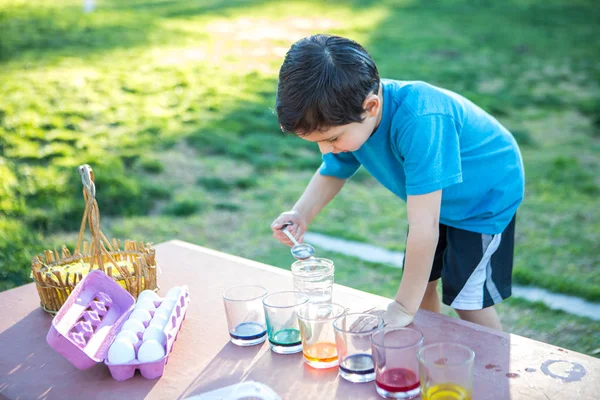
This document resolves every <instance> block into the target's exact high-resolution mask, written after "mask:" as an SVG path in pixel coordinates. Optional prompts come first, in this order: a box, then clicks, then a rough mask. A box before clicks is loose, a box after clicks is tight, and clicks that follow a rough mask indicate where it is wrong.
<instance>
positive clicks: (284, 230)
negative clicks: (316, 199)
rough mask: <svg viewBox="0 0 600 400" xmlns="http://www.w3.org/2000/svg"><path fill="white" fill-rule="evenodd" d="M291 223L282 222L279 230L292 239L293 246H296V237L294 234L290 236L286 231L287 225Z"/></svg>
mask: <svg viewBox="0 0 600 400" xmlns="http://www.w3.org/2000/svg"><path fill="white" fill-rule="evenodd" d="M289 225H291V224H290V223H287V224H284V225H283V228H281V231H282V232H283V233H285V235H286V236H287V237H288V238H289V239H290V240H291V241H292V243H294V246H298V245H299V244H300V243H298V241H297V240H296V238H295V237H294V236H292V234H291V233H289V232H288V230H287V227H288V226H289Z"/></svg>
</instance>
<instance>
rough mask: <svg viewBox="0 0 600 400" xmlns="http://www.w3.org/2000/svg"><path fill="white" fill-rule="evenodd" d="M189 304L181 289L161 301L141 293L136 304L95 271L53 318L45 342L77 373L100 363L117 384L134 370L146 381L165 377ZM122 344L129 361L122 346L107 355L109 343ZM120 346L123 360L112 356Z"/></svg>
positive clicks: (106, 277)
mask: <svg viewBox="0 0 600 400" xmlns="http://www.w3.org/2000/svg"><path fill="white" fill-rule="evenodd" d="M189 300H190V296H189V290H188V289H187V287H186V286H181V287H174V288H173V289H171V290H170V291H169V293H168V294H167V296H166V297H165V298H164V299H163V298H160V297H158V295H156V293H154V292H153V291H150V290H147V291H144V292H142V293H140V295H139V296H138V302H137V303H136V301H135V299H134V298H133V296H131V294H129V292H127V291H126V290H125V289H123V288H122V287H121V286H120V285H119V284H117V283H116V282H115V281H114V280H113V279H112V278H111V277H109V276H107V275H106V274H105V273H104V272H102V271H100V270H94V271H92V272H90V273H89V274H88V275H87V276H86V277H85V278H84V279H83V280H82V281H81V282H80V283H79V284H78V285H77V286H76V287H75V289H74V290H73V292H72V293H71V294H70V295H69V297H68V298H67V301H66V302H65V304H64V305H63V306H62V307H61V309H60V310H59V312H58V314H57V315H56V316H55V317H54V319H53V320H52V325H51V326H50V330H49V331H48V334H47V336H46V341H47V342H48V344H49V345H50V346H51V347H52V348H53V349H54V350H55V351H57V352H58V353H59V354H61V355H62V356H63V357H65V358H66V359H67V360H68V361H69V362H71V364H73V365H74V366H75V367H77V368H79V369H87V368H90V367H92V366H94V365H95V364H97V363H100V362H104V363H105V364H106V365H107V366H108V368H109V370H110V372H111V375H112V376H113V378H114V379H116V380H119V381H122V380H126V379H129V378H131V377H132V376H133V375H134V374H135V370H136V369H139V370H140V372H141V374H142V376H144V377H145V378H148V379H155V378H158V377H159V376H161V375H162V374H163V373H164V368H165V365H166V363H167V360H168V356H169V353H170V352H171V350H172V347H173V343H174V341H175V339H176V338H177V334H178V332H179V330H180V329H181V323H182V322H183V319H184V318H185V314H186V312H187V307H188V304H189ZM152 308H153V309H152ZM162 324H164V325H162ZM131 325H133V326H135V329H134V328H132V327H131ZM159 327H160V329H159ZM132 331H134V332H135V333H134V332H132ZM144 336H146V337H144ZM144 339H146V340H144ZM125 341H128V342H129V343H131V344H132V345H133V356H131V351H130V350H129V348H128V347H127V346H125V345H123V344H121V345H119V344H117V345H116V346H115V349H113V350H112V351H111V348H112V345H113V344H114V343H123V342H125ZM146 342H147V343H146ZM157 344H160V346H157ZM119 346H121V351H122V354H120V355H119V356H115V354H116V353H115V350H119ZM159 347H160V349H159ZM111 353H112V357H111ZM158 355H161V357H158ZM140 356H141V358H140ZM111 359H112V360H111ZM126 359H129V360H128V361H127V362H124V360H126ZM111 361H112V362H111Z"/></svg>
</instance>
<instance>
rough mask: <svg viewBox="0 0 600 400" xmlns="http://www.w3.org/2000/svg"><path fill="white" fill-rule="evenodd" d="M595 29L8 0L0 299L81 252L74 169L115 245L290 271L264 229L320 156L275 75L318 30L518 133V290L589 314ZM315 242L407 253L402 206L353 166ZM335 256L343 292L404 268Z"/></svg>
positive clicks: (527, 329)
mask: <svg viewBox="0 0 600 400" xmlns="http://www.w3.org/2000/svg"><path fill="white" fill-rule="evenodd" d="M599 17H600V9H598V7H596V5H595V2H593V1H586V0H577V1H569V2H567V1H558V0H552V1H541V0H527V1H525V0H523V1H517V0H513V1H508V2H482V1H478V0H470V1H467V0H437V1H433V2H426V3H423V2H418V1H414V0H397V1H374V0H373V1H358V0H354V1H346V2H343V1H336V2H318V1H292V2H285V3H281V2H276V1H266V2H264V1H251V0H245V1H241V0H234V1H227V2H225V1H222V0H190V1H178V0H174V1H170V2H165V1H160V0H132V1H127V2H122V1H117V0H103V1H99V2H98V8H97V10H96V11H94V12H93V13H89V14H83V13H82V12H81V2H80V1H75V0H59V1H55V2H43V1H41V0H33V1H27V2H25V1H22V0H0V70H1V71H2V73H1V74H0V93H1V95H2V101H1V102H0V290H1V289H6V288H9V287H12V286H14V285H20V284H23V283H26V282H28V268H29V262H30V260H31V257H32V256H33V255H34V254H36V253H38V252H39V251H41V250H42V249H44V248H46V247H52V246H54V245H60V244H62V243H63V242H66V243H68V244H70V245H73V244H74V242H75V240H76V234H74V233H73V232H74V231H75V230H76V229H77V228H78V226H79V222H80V218H81V213H82V212H83V207H84V204H83V199H82V194H81V180H80V177H79V175H78V173H77V170H76V167H77V166H78V165H80V164H83V163H89V164H90V165H92V167H93V168H94V171H95V173H96V185H97V194H98V201H99V205H100V211H101V214H102V224H103V227H104V230H105V231H106V232H107V233H109V234H110V235H114V236H116V237H119V238H132V239H143V240H147V241H153V242H159V241H162V240H167V239H170V238H174V237H177V238H181V239H184V240H188V241H191V242H194V243H198V244H201V245H206V246H208V247H212V248H216V249H219V250H223V251H227V252H231V253H234V254H238V255H241V256H244V257H248V258H252V259H256V260H259V261H263V262H267V263H270V264H274V265H278V266H281V267H284V268H287V267H289V261H290V260H289V255H288V252H287V249H285V248H284V247H283V246H282V245H280V244H278V243H277V242H275V241H274V240H273V239H272V237H271V233H270V230H269V224H270V222H271V220H272V219H273V218H275V217H276V216H277V214H278V213H279V212H281V211H284V210H286V209H287V208H289V207H290V206H291V205H292V204H293V203H294V201H295V200H296V199H297V197H298V196H299V195H300V193H301V191H302V189H303V187H304V185H305V184H306V183H307V182H308V180H309V179H310V176H311V175H312V173H313V171H314V169H315V168H316V167H318V165H319V163H320V157H319V153H318V149H317V148H315V146H314V145H312V144H310V143H308V142H305V141H302V140H300V139H298V138H295V137H293V136H290V135H284V134H281V133H280V131H279V129H278V126H277V121H276V118H275V116H274V115H273V110H272V109H273V104H274V96H275V86H276V79H277V71H278V68H279V65H280V64H281V61H282V59H283V56H284V54H285V51H286V50H287V48H288V47H289V45H290V44H291V43H293V42H294V41H295V40H297V39H299V38H300V37H303V36H306V35H308V34H310V33H316V32H324V31H326V32H330V33H336V34H341V35H345V36H349V37H352V38H354V39H356V40H358V41H359V42H361V43H362V44H363V45H365V47H366V48H367V49H368V50H369V51H370V53H371V54H372V56H373V57H374V59H375V61H376V62H377V64H378V66H379V69H380V72H381V75H382V76H384V77H389V78H397V79H406V80H411V79H418V80H426V81H429V82H431V83H434V84H437V85H440V86H443V87H446V88H449V89H452V90H455V91H457V92H460V93H461V94H464V95H466V96H467V97H469V98H470V99H472V100H473V101H475V102H476V103H477V104H479V105H481V106H482V107H484V108H485V109H486V110H488V111H490V112H491V113H492V114H493V115H494V116H496V117H497V118H498V119H499V120H500V121H501V122H503V123H504V124H505V125H506V126H507V127H508V128H509V129H511V130H512V131H513V132H514V133H515V137H516V138H517V140H518V141H519V143H520V144H521V148H522V152H523V157H524V161H525V166H526V176H527V187H526V199H525V201H524V203H523V206H522V207H521V209H520V211H519V216H518V222H517V240H516V246H517V247H516V257H515V273H514V280H515V281H516V282H520V283H526V284H534V285H537V286H541V287H544V288H547V289H550V290H552V291H555V292H561V293H569V294H574V295H577V296H581V297H584V298H586V299H589V300H594V301H600V289H599V288H600V269H599V268H598V266H599V264H600V245H599V243H600V202H599V201H598V200H597V199H598V196H599V195H600V177H599V176H598V173H597V171H600V157H599V156H598V155H599V154H600V119H599V117H598V115H600V108H599V106H598V104H600V65H599V64H598V63H597V62H596V60H597V54H600V42H598V41H597V40H596V39H597V37H598V34H599V33H600V28H599V27H598V24H597V23H596V21H598V19H599ZM311 230H314V231H319V232H323V233H327V234H330V235H334V236H339V237H343V238H347V239H352V240H358V241H363V242H367V243H371V244H375V245H378V246H382V247H385V248H388V249H394V250H403V249H404V241H405V232H406V211H405V207H404V205H403V203H402V202H401V201H400V200H398V199H396V198H395V197H394V196H393V195H391V194H390V193H388V192H387V191H386V190H385V189H383V188H382V187H380V186H379V185H378V184H377V183H376V182H375V181H374V180H373V179H372V178H371V177H369V176H368V174H366V173H365V172H364V171H359V173H358V174H357V175H356V176H355V177H354V178H353V179H352V181H351V182H350V183H349V184H348V185H347V186H346V188H344V190H343V191H342V193H340V195H339V196H338V197H337V198H336V199H335V200H334V201H333V202H332V203H331V205H329V206H328V207H327V208H326V209H325V210H324V212H323V213H322V214H321V215H320V216H319V217H318V218H317V219H316V220H315V221H314V222H313V225H312V226H311ZM332 257H335V261H336V264H337V265H338V266H341V267H339V268H338V270H337V271H338V272H337V275H336V278H337V280H338V282H341V283H346V284H348V285H350V286H354V287H358V288H359V289H362V290H367V291H370V292H374V293H380V294H384V295H387V296H390V295H392V294H393V292H394V291H395V288H396V287H397V284H398V281H399V276H398V277H397V278H395V279H396V280H394V279H390V276H395V275H394V274H397V270H394V269H390V268H387V267H385V266H380V265H372V264H368V263H363V262H360V261H357V260H354V259H351V258H347V257H343V256H340V255H332ZM346 266H349V267H348V268H346ZM500 310H501V312H502V318H503V320H504V322H505V325H506V326H507V328H508V329H509V330H512V331H514V332H516V333H523V334H526V335H527V336H531V337H534V338H540V339H541V340H545V341H550V342H552V343H555V344H558V345H561V346H566V347H569V348H573V349H579V350H580V351H584V352H588V353H589V352H591V351H593V350H594V349H595V348H597V347H599V344H598V341H597V339H594V338H593V334H594V332H597V331H598V324H597V323H593V322H591V321H589V320H586V319H582V318H576V317H573V316H569V315H566V314H562V313H557V312H554V311H550V310H548V309H545V308H543V307H541V306H538V305H532V304H530V303H526V302H523V301H518V300H510V301H508V302H506V304H505V305H503V306H502V307H501V308H500ZM556 326H563V327H565V329H562V330H561V333H560V334H559V333H556V331H557V330H555V329H554V327H556ZM596 336H597V335H596Z"/></svg>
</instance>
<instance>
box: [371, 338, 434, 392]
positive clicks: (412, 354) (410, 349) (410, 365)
mask: <svg viewBox="0 0 600 400" xmlns="http://www.w3.org/2000/svg"><path fill="white" fill-rule="evenodd" d="M422 346H423V334H422V333H421V332H419V331H417V330H415V329H410V328H388V327H384V328H379V329H377V330H376V331H375V332H374V333H373V335H372V336H371V349H372V351H373V362H374V364H375V388H376V389H377V393H378V394H379V395H380V396H381V397H383V398H386V399H412V398H413V397H416V396H418V395H419V394H420V393H421V387H420V381H419V375H418V372H417V368H418V363H417V351H418V350H419V349H420V348H421V347H422Z"/></svg>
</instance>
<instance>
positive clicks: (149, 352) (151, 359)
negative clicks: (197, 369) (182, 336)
mask: <svg viewBox="0 0 600 400" xmlns="http://www.w3.org/2000/svg"><path fill="white" fill-rule="evenodd" d="M189 302H190V294H189V290H188V288H187V286H176V287H174V288H172V289H171V290H169V292H168V293H167V295H166V296H165V297H164V298H161V297H159V296H158V295H157V294H156V293H154V292H153V291H151V290H145V291H143V292H142V293H140V295H139V296H138V301H137V303H136V305H135V307H134V309H133V311H132V312H131V313H130V314H129V316H128V318H127V320H126V321H125V322H124V323H123V325H122V326H121V328H120V330H119V332H118V333H117V335H116V337H115V338H114V341H113V342H112V343H111V345H110V348H109V350H108V357H107V358H106V360H105V362H104V363H105V364H106V365H107V366H108V368H109V370H110V373H111V375H112V377H113V378H114V379H116V380H118V381H124V380H126V379H129V378H131V377H133V376H134V374H135V370H136V369H139V370H140V373H141V374H142V376H143V377H145V378H147V379H155V378H158V377H159V376H161V375H162V374H163V373H164V369H165V365H166V364H167V361H168V358H169V354H170V352H171V350H172V349H173V343H174V342H175V340H176V339H177V335H178V333H179V330H180V328H181V324H182V322H183V320H184V319H185V314H186V311H187V307H188V304H189Z"/></svg>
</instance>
